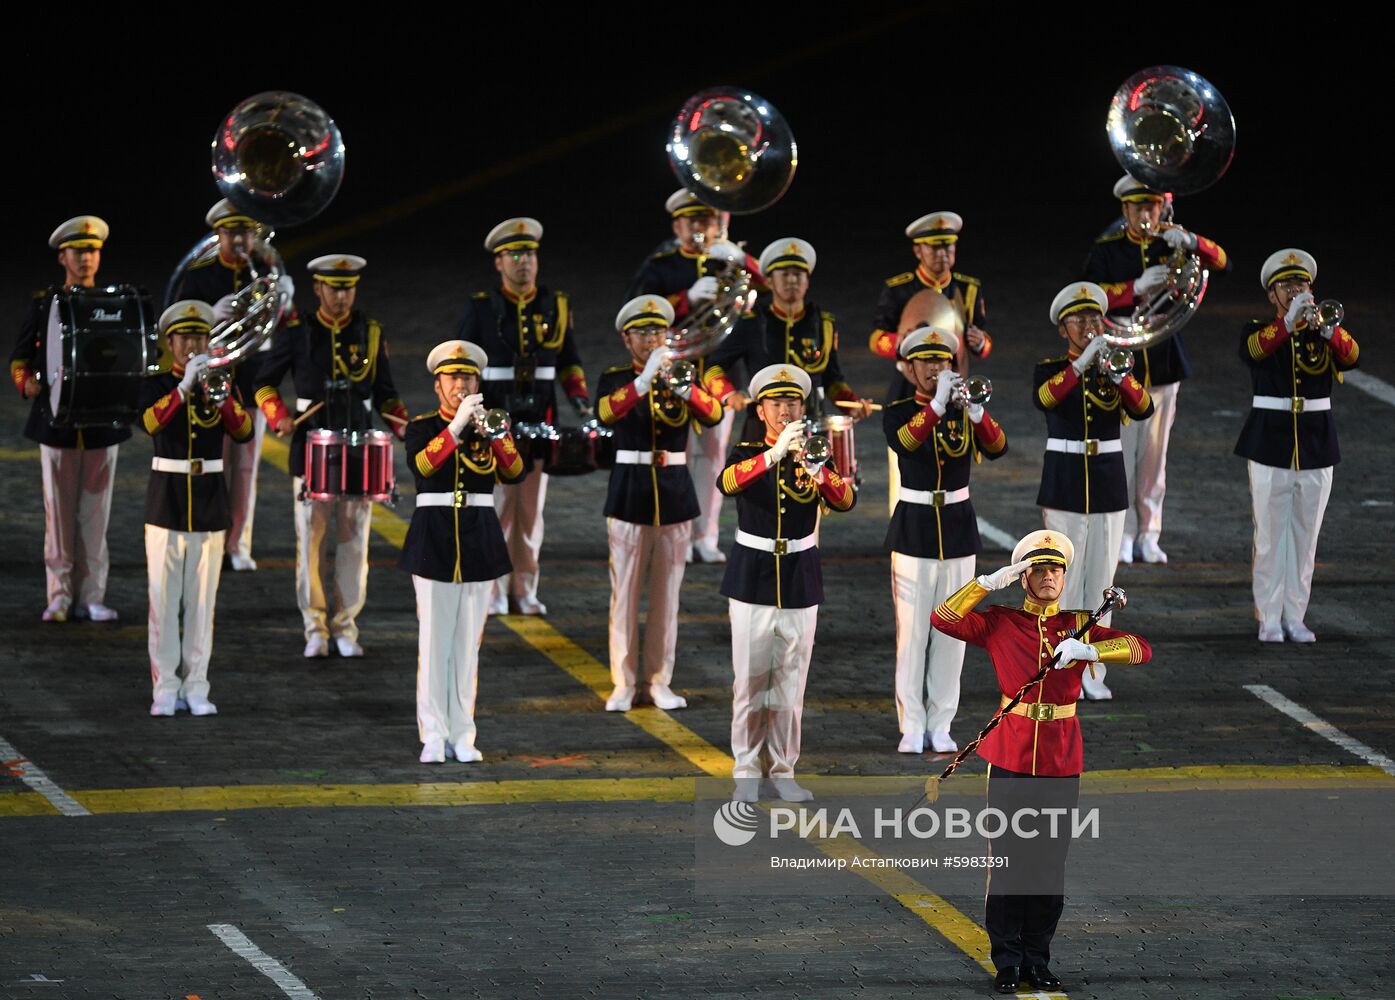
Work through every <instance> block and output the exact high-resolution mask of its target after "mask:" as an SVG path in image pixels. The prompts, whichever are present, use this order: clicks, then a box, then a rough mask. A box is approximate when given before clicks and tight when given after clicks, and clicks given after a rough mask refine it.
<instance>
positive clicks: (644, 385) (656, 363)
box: [635, 347, 673, 396]
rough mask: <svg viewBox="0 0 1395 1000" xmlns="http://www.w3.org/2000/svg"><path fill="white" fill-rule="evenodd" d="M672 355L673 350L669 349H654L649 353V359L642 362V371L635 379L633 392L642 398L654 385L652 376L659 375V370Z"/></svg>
mask: <svg viewBox="0 0 1395 1000" xmlns="http://www.w3.org/2000/svg"><path fill="white" fill-rule="evenodd" d="M672 355H673V349H672V348H669V347H656V348H654V349H653V350H652V351H650V352H649V359H648V360H647V361H645V362H644V370H643V371H642V372H640V373H639V377H638V378H636V379H635V392H637V393H639V394H640V395H641V396H643V395H644V394H645V393H646V392H648V391H649V390H650V388H651V387H652V386H653V385H654V376H655V375H657V374H659V369H660V368H662V367H663V366H664V362H666V361H667V360H668V359H669V358H670V357H671V356H672Z"/></svg>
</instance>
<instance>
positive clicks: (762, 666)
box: [727, 600, 819, 778]
mask: <svg viewBox="0 0 1395 1000" xmlns="http://www.w3.org/2000/svg"><path fill="white" fill-rule="evenodd" d="M727 604H728V606H729V608H730V613H731V665H732V671H733V673H734V674H735V678H734V680H733V682H732V698H731V755H732V757H734V758H735V760H736V765H735V766H734V767H733V768H732V769H731V773H732V776H733V777H737V778H758V777H760V775H761V770H762V767H763V762H762V757H764V766H768V768H769V770H768V772H767V773H769V775H770V776H771V777H772V778H789V777H792V776H793V775H794V765H795V761H797V760H799V737H800V726H801V724H802V722H803V719H804V684H805V682H806V681H808V679H809V660H810V659H811V658H812V657H813V655H814V629H815V627H816V626H817V625H818V621H819V609H818V607H817V606H815V607H812V608H775V607H771V606H770V605H768V604H746V603H745V602H743V601H732V600H729V601H728V602H727Z"/></svg>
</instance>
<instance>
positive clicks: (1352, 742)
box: [1245, 684, 1395, 777]
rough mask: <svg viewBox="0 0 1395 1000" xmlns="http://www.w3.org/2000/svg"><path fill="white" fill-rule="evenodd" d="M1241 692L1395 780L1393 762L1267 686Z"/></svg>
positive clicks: (1250, 686) (1258, 686)
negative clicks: (1266, 704)
mask: <svg viewBox="0 0 1395 1000" xmlns="http://www.w3.org/2000/svg"><path fill="white" fill-rule="evenodd" d="M1245 690H1246V691H1248V692H1250V694H1252V695H1254V696H1255V697H1256V698H1259V699H1260V700H1262V701H1266V702H1268V703H1269V704H1270V705H1272V706H1273V707H1275V708H1277V709H1278V710H1279V711H1280V712H1283V713H1284V714H1285V715H1287V716H1288V717H1289V718H1290V719H1292V720H1293V721H1294V722H1297V723H1298V724H1299V725H1301V726H1303V727H1304V728H1305V729H1309V730H1311V731H1313V732H1315V733H1317V734H1318V735H1319V736H1321V737H1322V738H1323V739H1325V740H1330V741H1331V742H1333V743H1335V744H1337V746H1339V747H1341V748H1342V749H1343V750H1346V751H1348V752H1350V753H1353V754H1355V755H1356V756H1358V757H1360V758H1361V759H1362V760H1364V761H1365V762H1366V763H1367V764H1370V765H1371V766H1372V767H1378V768H1380V769H1381V770H1382V771H1384V772H1385V773H1386V774H1388V775H1390V776H1391V777H1395V760H1391V759H1390V758H1389V757H1387V756H1386V755H1385V754H1383V753H1381V752H1380V751H1379V750H1376V749H1373V748H1372V747H1368V746H1367V745H1366V744H1365V743H1362V742H1361V741H1360V740H1358V739H1356V738H1355V737H1352V736H1348V735H1347V734H1346V733H1344V732H1342V731H1341V730H1340V729H1338V728H1337V727H1336V726H1334V725H1332V723H1330V722H1328V721H1327V720H1326V719H1322V718H1319V717H1318V716H1316V715H1314V714H1313V713H1312V712H1310V711H1308V710H1307V709H1306V708H1304V707H1303V706H1302V705H1300V704H1298V703H1297V702H1296V701H1290V700H1289V699H1288V698H1285V697H1284V696H1283V695H1281V694H1279V692H1277V691H1275V690H1274V689H1273V688H1271V687H1270V686H1269V685H1268V684H1246V685H1245Z"/></svg>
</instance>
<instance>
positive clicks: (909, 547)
mask: <svg viewBox="0 0 1395 1000" xmlns="http://www.w3.org/2000/svg"><path fill="white" fill-rule="evenodd" d="M930 400H931V397H930V396H926V395H924V394H923V393H919V392H918V393H916V394H915V395H914V396H908V397H906V398H905V399H901V400H897V401H896V402H895V403H892V404H891V405H890V406H888V407H887V408H886V409H884V410H883V411H882V430H883V431H884V432H885V434H886V443H887V444H888V445H890V446H891V450H892V451H894V452H896V465H897V468H898V469H899V471H900V476H901V485H902V486H903V487H905V488H906V489H911V490H928V491H935V490H943V491H945V492H946V493H948V492H950V491H952V490H959V489H963V488H965V487H967V486H968V485H969V473H970V472H971V471H972V470H973V465H974V462H975V461H981V460H982V459H981V456H983V455H987V456H988V457H989V458H990V459H995V458H1001V457H1002V456H1003V455H1004V454H1005V453H1006V452H1007V435H1006V434H1004V433H1003V429H1002V428H1001V427H1000V426H998V422H997V421H996V420H994V419H993V417H992V416H991V415H989V414H988V413H987V412H986V411H985V412H984V414H983V419H982V420H981V421H980V422H979V423H977V424H975V423H973V422H972V421H971V420H969V415H968V414H967V413H965V412H964V411H963V410H961V409H959V407H957V406H951V407H949V409H947V410H945V415H944V416H943V417H941V416H938V415H937V414H936V413H935V411H934V410H933V409H932V408H931V407H930V405H929V404H930ZM886 547H887V548H888V549H890V550H891V551H892V552H900V553H902V554H903V555H908V556H915V557H916V558H917V559H959V558H962V557H963V556H974V555H978V554H979V552H981V551H983V544H982V541H981V540H980V538H979V535H978V519H977V518H976V517H975V516H974V504H973V501H972V500H964V501H962V502H960V503H953V504H948V505H944V506H939V507H936V506H932V505H931V504H923V503H909V502H907V501H904V500H898V501H897V503H896V509H895V510H893V511H892V512H891V523H890V524H889V525H888V526H887V531H886Z"/></svg>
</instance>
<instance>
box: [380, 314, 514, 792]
mask: <svg viewBox="0 0 1395 1000" xmlns="http://www.w3.org/2000/svg"><path fill="white" fill-rule="evenodd" d="M487 363H488V359H487V357H486V355H485V353H484V351H483V350H482V349H481V348H480V347H479V346H477V345H475V344H471V343H467V342H466V341H463V340H448V341H446V342H445V343H443V344H437V345H436V346H435V347H434V348H432V350H431V353H430V354H429V355H427V358H426V367H427V370H428V371H430V372H431V374H432V375H433V376H434V381H433V383H432V388H433V390H434V391H435V393H436V399H437V401H438V402H439V403H440V406H439V407H438V408H437V409H436V410H433V411H432V412H431V413H426V414H423V415H422V416H419V417H417V418H415V419H414V420H413V421H412V422H411V424H409V425H408V427H407V460H408V462H409V464H410V465H411V467H412V474H413V476H414V478H415V479H416V487H417V507H416V510H415V511H414V512H413V513H412V523H411V525H410V526H409V527H408V529H407V538H406V541H405V542H404V543H403V545H402V557H401V559H400V560H399V561H398V565H399V566H400V567H401V568H402V569H404V570H406V571H407V572H408V573H411V574H412V586H413V588H415V590H416V595H417V620H418V624H419V629H418V631H419V639H418V643H417V732H418V735H419V736H420V737H421V744H422V749H421V762H422V763H423V764H439V763H441V762H443V761H444V760H445V759H446V757H448V756H449V757H454V758H455V759H456V760H458V761H460V762H461V763H468V762H470V761H477V760H482V759H483V756H482V755H481V754H480V752H479V750H477V749H476V748H475V689H476V684H477V679H478V668H479V650H480V641H481V639H482V638H483V636H484V623H485V618H486V616H487V614H488V611H489V600H490V591H491V590H492V589H493V585H494V580H495V579H497V578H498V577H500V576H502V575H503V574H505V573H507V572H508V571H509V553H508V546H507V545H506V544H505V542H504V533H503V531H502V529H501V528H500V527H499V519H498V517H497V516H496V515H495V513H494V487H495V485H496V484H497V483H516V482H518V481H519V480H520V479H522V478H523V477H524V476H525V475H527V473H528V470H527V468H526V467H525V466H524V464H523V458H522V456H521V455H519V453H518V449H517V448H516V447H515V446H514V441H513V436H512V435H511V434H510V433H509V428H508V422H507V420H497V421H495V422H493V423H491V422H490V420H489V419H487V418H486V415H485V407H484V396H483V395H482V394H481V393H480V391H479V388H480V372H482V371H484V369H485V365H486V364H487ZM495 412H496V413H497V414H502V413H503V411H502V410H499V411H495Z"/></svg>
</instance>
